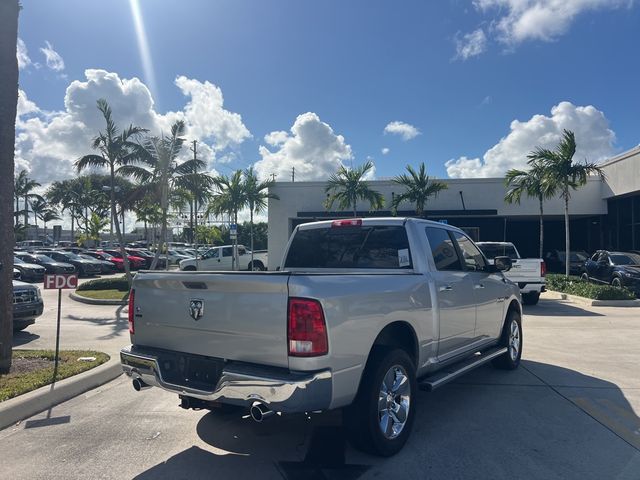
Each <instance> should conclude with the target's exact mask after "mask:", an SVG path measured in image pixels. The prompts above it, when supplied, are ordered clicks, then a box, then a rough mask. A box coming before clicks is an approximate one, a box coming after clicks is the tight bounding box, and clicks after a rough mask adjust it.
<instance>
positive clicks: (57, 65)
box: [40, 41, 64, 72]
mask: <svg viewBox="0 0 640 480" xmlns="http://www.w3.org/2000/svg"><path fill="white" fill-rule="evenodd" d="M44 43H45V46H44V47H42V48H40V51H41V52H42V54H43V55H44V57H45V59H46V61H47V67H49V68H50V69H51V70H54V71H56V72H62V71H63V70H64V60H63V59H62V56H61V55H60V54H59V53H58V52H56V51H55V50H54V49H53V45H51V43H49V42H48V41H45V42H44Z"/></svg>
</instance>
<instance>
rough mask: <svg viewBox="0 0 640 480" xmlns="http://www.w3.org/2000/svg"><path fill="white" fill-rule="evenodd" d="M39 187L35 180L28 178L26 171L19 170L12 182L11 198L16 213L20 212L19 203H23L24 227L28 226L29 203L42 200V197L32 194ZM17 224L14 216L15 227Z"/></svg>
mask: <svg viewBox="0 0 640 480" xmlns="http://www.w3.org/2000/svg"><path fill="white" fill-rule="evenodd" d="M40 186H41V185H40V184H39V183H38V182H36V181H35V180H33V179H31V178H29V174H28V172H27V171H26V170H24V169H23V170H20V172H19V173H18V176H17V177H16V178H15V180H14V187H13V188H14V190H13V196H14V199H15V201H16V213H18V212H20V205H19V201H20V200H23V201H24V209H23V210H22V212H21V213H22V214H23V215H24V224H25V226H28V225H29V203H31V202H32V201H34V200H42V196H40V195H38V194H37V193H33V190H35V189H36V188H38V187H40ZM17 224H18V215H16V225H17Z"/></svg>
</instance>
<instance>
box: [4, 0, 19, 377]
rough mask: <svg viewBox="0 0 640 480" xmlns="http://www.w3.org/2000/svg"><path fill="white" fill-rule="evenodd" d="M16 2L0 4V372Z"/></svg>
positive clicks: (7, 286)
mask: <svg viewBox="0 0 640 480" xmlns="http://www.w3.org/2000/svg"><path fill="white" fill-rule="evenodd" d="M19 10H20V6H19V2H18V0H6V1H2V2H0V78H1V79H2V88H1V89H0V264H2V265H3V268H0V373H8V372H9V369H10V368H11V346H12V338H13V289H12V288H11V280H12V275H11V272H12V270H11V265H12V264H13V246H14V243H15V237H14V229H13V225H14V223H13V212H12V210H13V175H14V159H15V140H16V112H17V104H18V61H17V60H16V48H17V42H18V12H19Z"/></svg>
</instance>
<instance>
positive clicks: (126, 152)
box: [76, 98, 146, 285]
mask: <svg viewBox="0 0 640 480" xmlns="http://www.w3.org/2000/svg"><path fill="white" fill-rule="evenodd" d="M97 105H98V110H100V113H102V116H103V117H104V120H105V123H106V128H105V130H104V132H100V133H98V136H96V137H95V138H94V140H93V143H92V147H93V149H94V150H97V151H98V154H89V155H85V156H84V157H82V158H80V159H79V160H77V161H76V168H77V169H78V172H81V171H82V170H84V169H86V168H107V169H108V170H109V178H110V185H109V187H110V189H109V197H110V198H109V200H110V204H111V218H112V219H113V220H114V224H115V227H116V235H117V237H118V242H119V244H120V254H121V255H122V258H123V260H124V270H125V275H126V277H127V281H128V282H129V285H131V271H130V269H129V260H128V257H127V254H126V252H125V250H124V239H123V238H122V232H121V230H120V223H119V222H118V216H117V212H116V191H115V187H116V175H117V174H119V173H120V174H131V169H132V168H135V166H134V165H131V163H133V162H135V161H136V160H137V156H136V155H135V153H136V144H135V143H134V140H135V139H136V138H137V137H138V136H139V135H140V134H142V133H143V132H146V129H144V128H140V127H136V126H133V125H129V127H128V128H125V129H124V130H123V131H122V132H120V131H119V130H118V127H117V125H116V124H115V122H114V121H113V116H112V112H111V107H110V106H109V104H108V103H107V101H106V100H105V99H102V98H101V99H100V100H98V102H97Z"/></svg>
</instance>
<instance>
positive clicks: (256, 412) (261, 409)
mask: <svg viewBox="0 0 640 480" xmlns="http://www.w3.org/2000/svg"><path fill="white" fill-rule="evenodd" d="M274 413H275V412H274V411H273V410H270V409H269V408H268V407H267V406H266V405H264V404H262V403H255V404H254V405H253V406H252V407H251V408H250V409H249V414H250V415H251V418H252V419H253V421H254V422H257V423H260V422H262V421H263V420H264V419H266V418H269V417H270V416H272V415H273V414H274Z"/></svg>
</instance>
